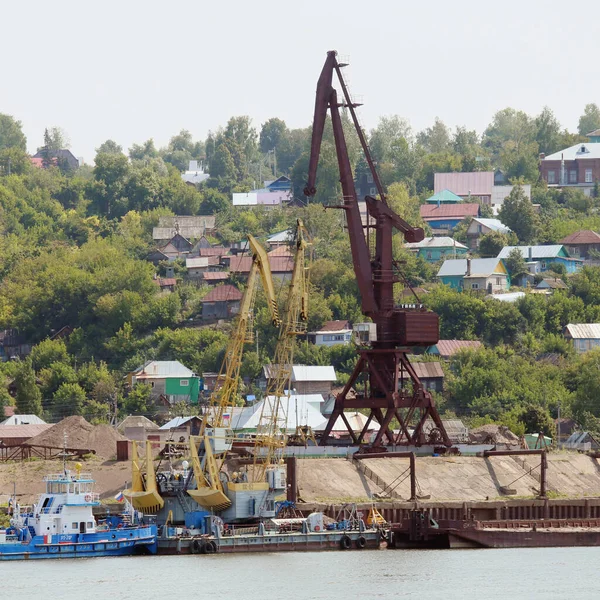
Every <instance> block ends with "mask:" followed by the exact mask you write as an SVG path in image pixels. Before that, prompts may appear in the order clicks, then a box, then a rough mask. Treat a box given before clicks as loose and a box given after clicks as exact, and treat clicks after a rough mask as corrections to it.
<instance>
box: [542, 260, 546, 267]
mask: <svg viewBox="0 0 600 600" xmlns="http://www.w3.org/2000/svg"><path fill="white" fill-rule="evenodd" d="M545 268H546V261H545V260H543V261H542V269H545Z"/></svg>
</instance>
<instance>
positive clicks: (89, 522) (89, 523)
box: [87, 521, 94, 529]
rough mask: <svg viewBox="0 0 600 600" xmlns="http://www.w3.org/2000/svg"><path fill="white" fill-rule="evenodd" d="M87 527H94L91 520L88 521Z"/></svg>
mask: <svg viewBox="0 0 600 600" xmlns="http://www.w3.org/2000/svg"><path fill="white" fill-rule="evenodd" d="M87 527H88V529H94V524H93V523H92V522H91V521H88V524H87Z"/></svg>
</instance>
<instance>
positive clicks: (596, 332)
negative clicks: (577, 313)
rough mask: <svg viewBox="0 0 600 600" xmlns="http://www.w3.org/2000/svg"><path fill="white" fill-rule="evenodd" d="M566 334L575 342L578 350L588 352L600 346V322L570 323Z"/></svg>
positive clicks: (565, 330)
mask: <svg viewBox="0 0 600 600" xmlns="http://www.w3.org/2000/svg"><path fill="white" fill-rule="evenodd" d="M564 336H565V338H566V339H567V340H571V341H572V342H573V346H574V347H575V350H576V351H577V352H579V353H583V352H587V351H588V350H592V349H593V348H597V347H598V346H600V323H569V324H568V325H567V326H566V327H565V329H564Z"/></svg>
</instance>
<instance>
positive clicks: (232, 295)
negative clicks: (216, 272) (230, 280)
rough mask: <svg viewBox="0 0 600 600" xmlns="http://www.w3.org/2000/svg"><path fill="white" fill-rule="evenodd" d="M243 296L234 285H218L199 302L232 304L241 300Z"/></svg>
mask: <svg viewBox="0 0 600 600" xmlns="http://www.w3.org/2000/svg"><path fill="white" fill-rule="evenodd" d="M243 295H244V294H242V292H240V290H238V289H237V288H236V287H235V286H234V285H229V284H226V285H219V286H217V287H216V288H213V289H212V290H211V291H210V292H208V294H206V296H204V298H202V300H201V301H200V302H233V301H235V300H241V299H242V296H243Z"/></svg>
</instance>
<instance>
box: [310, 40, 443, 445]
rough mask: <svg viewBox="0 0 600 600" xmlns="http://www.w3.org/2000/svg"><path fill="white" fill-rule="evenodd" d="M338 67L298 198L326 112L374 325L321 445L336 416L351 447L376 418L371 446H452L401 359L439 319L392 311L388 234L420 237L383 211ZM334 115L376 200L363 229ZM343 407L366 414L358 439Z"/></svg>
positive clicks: (317, 119) (326, 75)
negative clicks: (356, 143)
mask: <svg viewBox="0 0 600 600" xmlns="http://www.w3.org/2000/svg"><path fill="white" fill-rule="evenodd" d="M344 66H346V65H345V64H343V63H339V62H338V60H337V52H335V51H330V52H328V53H327V59H326V61H325V65H324V66H323V70H322V71H321V76H320V77H319V81H318V83H317V93H316V102H315V114H314V120H313V130H312V140H311V154H310V162H309V170H308V181H307V184H306V187H305V189H304V193H305V195H307V196H314V194H315V193H316V187H315V185H316V177H317V165H318V162H319V153H320V149H321V141H322V139H323V130H324V127H325V121H326V117H327V110H329V111H330V115H331V123H332V126H333V135H334V140H335V149H336V153H337V160H338V166H339V171H340V183H341V185H342V203H341V206H340V208H343V209H344V210H345V212H346V222H347V227H348V234H349V236H350V247H351V251H352V261H353V264H354V272H355V274H356V279H357V282H358V287H359V290H360V296H361V302H362V312H363V314H364V315H366V316H367V317H370V318H371V319H372V321H373V322H374V323H375V325H376V331H377V336H376V337H377V339H376V340H373V341H372V342H371V344H370V346H368V347H361V348H360V349H359V351H358V352H359V357H358V361H357V364H356V366H355V368H354V371H353V373H352V376H351V377H350V380H349V381H348V383H347V384H346V386H345V387H344V389H343V391H342V392H341V393H340V394H339V395H338V396H337V398H336V402H335V407H334V410H333V413H332V415H331V417H330V419H329V422H328V424H327V427H326V428H325V431H324V432H323V435H322V437H321V442H320V443H321V444H325V443H326V442H327V439H328V438H329V436H330V434H331V430H332V427H333V425H334V423H335V422H336V421H337V419H338V418H339V417H341V418H342V420H343V421H344V423H345V425H346V427H347V429H348V432H349V433H350V435H351V436H352V439H353V441H354V443H357V444H361V443H364V438H365V435H366V433H367V431H368V430H369V427H370V425H371V422H372V420H373V419H375V420H376V421H377V422H378V423H379V425H380V429H379V432H378V434H377V436H376V438H375V440H374V441H373V443H372V446H374V447H379V446H381V445H383V444H384V443H386V442H387V443H388V444H391V445H421V444H423V443H425V442H427V441H429V442H435V443H442V444H444V445H446V446H451V442H450V440H449V438H448V435H447V434H446V431H445V429H444V426H443V424H442V421H441V419H440V417H439V414H438V412H437V409H436V407H435V403H434V401H433V398H432V396H431V394H430V393H429V392H428V391H427V390H426V389H425V388H424V387H423V384H422V383H421V381H420V380H419V378H418V376H417V374H416V373H415V370H414V368H413V367H412V365H411V364H410V361H409V359H408V356H407V353H408V351H409V350H410V348H411V347H415V346H430V345H432V344H435V343H437V342H438V339H439V319H438V316H437V315H436V314H435V313H433V312H431V311H428V310H426V309H425V308H424V307H423V306H422V305H421V304H420V303H419V302H417V303H416V304H411V305H409V306H407V305H404V306H396V303H395V301H394V283H396V282H399V281H403V280H404V278H403V277H402V274H401V272H400V269H399V264H398V263H397V261H395V260H394V258H393V255H392V235H393V231H394V229H396V230H398V231H400V232H401V233H402V234H403V235H404V238H405V239H406V241H408V242H418V241H421V240H422V239H423V237H424V233H423V230H422V229H421V228H420V227H412V226H411V225H409V224H408V223H407V222H406V221H404V219H402V218H400V217H399V216H398V215H397V214H396V213H395V212H394V211H393V210H392V209H391V208H390V207H389V206H388V204H387V201H386V198H385V193H384V189H383V186H382V185H381V181H380V180H379V176H378V174H377V170H376V169H375V163H374V161H373V158H372V156H371V152H370V150H369V146H368V144H367V140H366V137H365V135H364V132H363V130H362V128H361V127H360V124H359V122H358V118H357V116H356V110H355V109H356V107H357V106H358V105H357V104H355V103H354V102H352V99H351V97H350V94H349V92H348V87H347V85H346V83H345V81H344V78H343V76H342V71H341V69H342V67H344ZM334 73H335V74H336V75H337V78H338V81H339V86H340V89H341V92H342V96H343V97H342V99H341V101H340V99H338V94H337V91H336V89H335V88H334V87H333V75H334ZM340 108H347V109H348V110H349V112H350V115H351V118H352V121H353V123H354V126H355V128H356V133H357V134H358V138H359V140H360V143H361V145H362V149H363V152H364V154H365V158H366V161H367V164H368V165H369V169H370V171H371V174H372V176H373V181H374V183H375V185H376V187H377V191H378V194H379V199H377V198H373V197H372V196H366V197H365V202H366V205H367V211H368V214H369V216H370V217H371V219H369V220H368V221H369V223H368V224H367V225H366V226H363V223H362V220H361V214H360V208H359V204H358V198H357V195H356V189H355V186H354V177H353V174H352V165H351V164H350V159H349V157H348V148H347V145H346V139H345V136H344V130H343V127H342V119H341V114H340ZM371 223H374V224H371ZM365 229H366V231H367V236H369V235H371V234H370V232H369V229H374V231H375V247H374V249H373V250H371V249H370V247H369V246H370V245H369V243H368V238H367V237H366V236H365ZM357 383H362V384H363V388H364V392H363V391H361V392H360V393H357V394H356V395H355V397H353V398H349V397H348V392H349V391H350V390H351V389H352V388H353V387H355V385H356V384H357ZM358 387H360V386H358ZM345 408H348V409H358V408H361V409H368V410H369V416H368V419H367V422H366V424H365V426H364V428H363V430H362V431H361V432H360V434H359V435H358V437H357V436H356V435H355V433H354V432H353V431H352V428H351V426H350V424H349V422H348V420H347V419H346V417H345V415H344V409H345ZM394 418H396V419H397V422H398V425H399V432H398V434H396V435H395V434H394V432H393V430H392V428H391V425H392V423H393V420H394ZM429 418H431V419H432V420H433V422H434V424H435V427H434V429H433V430H432V432H433V434H430V435H429V439H427V437H426V436H425V435H424V431H423V426H424V425H425V422H426V421H427V420H428V419H429ZM411 428H412V430H411ZM384 438H385V442H384Z"/></svg>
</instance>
